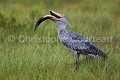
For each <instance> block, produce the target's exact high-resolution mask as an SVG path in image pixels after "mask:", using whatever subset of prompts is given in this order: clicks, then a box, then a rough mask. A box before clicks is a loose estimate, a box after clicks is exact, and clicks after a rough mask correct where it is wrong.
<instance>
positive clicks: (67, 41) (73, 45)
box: [35, 10, 107, 68]
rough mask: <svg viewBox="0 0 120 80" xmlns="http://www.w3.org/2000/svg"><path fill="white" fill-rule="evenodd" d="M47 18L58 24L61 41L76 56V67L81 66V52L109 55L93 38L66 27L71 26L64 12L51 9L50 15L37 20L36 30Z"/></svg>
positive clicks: (91, 54) (90, 54)
mask: <svg viewBox="0 0 120 80" xmlns="http://www.w3.org/2000/svg"><path fill="white" fill-rule="evenodd" d="M47 19H50V20H52V21H53V22H54V23H55V24H56V27H57V29H58V36H59V39H60V41H61V43H62V44H63V45H64V46H66V47H67V48H68V49H69V50H70V51H71V52H72V53H74V55H75V56H76V68H79V65H80V59H79V57H80V54H84V55H89V56H92V57H96V56H100V57H102V58H103V59H106V58H107V55H106V54H105V53H104V52H103V51H102V50H100V48H99V47H97V46H96V45H95V44H94V43H93V42H92V41H91V40H89V39H88V38H86V37H84V36H82V35H81V34H78V33H76V32H73V31H70V30H67V29H66V27H69V26H70V24H69V22H68V20H67V18H66V17H65V15H64V14H60V13H57V12H54V11H51V10H50V15H45V16H43V17H40V18H39V19H38V20H37V22H36V23H35V30H36V29H37V27H38V26H39V25H40V24H41V23H42V22H43V21H45V20H47Z"/></svg>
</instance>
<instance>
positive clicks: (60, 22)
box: [35, 10, 70, 30]
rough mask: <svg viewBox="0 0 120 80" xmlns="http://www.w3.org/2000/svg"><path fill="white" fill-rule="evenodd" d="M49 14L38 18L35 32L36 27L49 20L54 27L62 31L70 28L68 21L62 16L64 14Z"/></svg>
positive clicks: (52, 12)
mask: <svg viewBox="0 0 120 80" xmlns="http://www.w3.org/2000/svg"><path fill="white" fill-rule="evenodd" d="M50 14H51V15H45V16H43V17H40V18H39V19H38V20H37V22H36V23H35V30H36V29H37V27H38V26H39V25H40V24H41V23H42V22H43V21H45V20H47V19H50V20H52V21H53V22H55V24H56V26H57V27H58V28H59V29H64V28H66V27H67V26H70V24H69V22H68V20H67V19H66V17H65V16H64V14H60V13H57V12H54V11H51V10H50Z"/></svg>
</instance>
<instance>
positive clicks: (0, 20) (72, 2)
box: [0, 0, 120, 80]
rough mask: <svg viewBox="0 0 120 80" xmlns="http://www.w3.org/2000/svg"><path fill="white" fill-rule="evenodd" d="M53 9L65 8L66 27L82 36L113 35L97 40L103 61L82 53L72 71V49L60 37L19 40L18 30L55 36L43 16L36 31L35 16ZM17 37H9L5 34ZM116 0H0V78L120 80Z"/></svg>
mask: <svg viewBox="0 0 120 80" xmlns="http://www.w3.org/2000/svg"><path fill="white" fill-rule="evenodd" d="M49 10H53V11H56V12H59V13H62V14H64V15H65V16H66V17H67V19H68V21H69V23H70V24H71V25H72V26H73V27H71V28H68V29H70V30H73V31H75V32H78V33H80V34H82V35H84V36H86V37H90V36H94V37H109V38H111V37H112V42H95V43H96V44H97V45H98V46H99V47H100V48H101V49H102V50H103V51H104V52H105V53H106V54H107V55H108V57H109V58H108V59H107V60H106V61H103V60H101V59H100V58H97V59H89V58H88V57H86V56H81V59H82V61H81V66H80V69H79V70H78V71H75V70H74V69H75V65H74V62H75V59H74V55H73V54H72V53H71V52H70V51H69V50H68V49H67V48H66V47H63V45H62V44H61V43H60V42H59V39H57V40H58V42H54V43H51V42H44V43H43V42H39V43H36V42H35V41H34V40H33V41H31V42H28V41H25V42H22V43H21V42H20V41H19V36H20V35H24V36H27V37H33V36H35V35H37V36H39V37H50V38H52V37H57V28H56V26H55V24H54V23H53V22H52V21H50V20H47V21H45V22H44V23H42V24H41V25H40V26H39V28H38V29H37V31H35V32H34V31H33V30H34V24H35V22H36V20H37V19H38V18H39V17H41V16H44V15H46V14H49ZM11 35H12V36H14V37H15V41H13V42H11V41H9V36H11ZM119 44H120V0H59V1H58V0H0V51H1V52H0V80H64V79H67V80H80V79H81V80H87V79H90V80H120V62H119V61H120V45H119Z"/></svg>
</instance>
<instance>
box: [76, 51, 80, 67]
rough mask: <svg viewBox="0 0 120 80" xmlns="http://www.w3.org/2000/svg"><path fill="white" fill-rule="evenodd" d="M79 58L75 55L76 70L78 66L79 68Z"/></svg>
mask: <svg viewBox="0 0 120 80" xmlns="http://www.w3.org/2000/svg"><path fill="white" fill-rule="evenodd" d="M79 57H80V55H79V54H78V53H77V55H76V69H78V68H79V66H80V60H79Z"/></svg>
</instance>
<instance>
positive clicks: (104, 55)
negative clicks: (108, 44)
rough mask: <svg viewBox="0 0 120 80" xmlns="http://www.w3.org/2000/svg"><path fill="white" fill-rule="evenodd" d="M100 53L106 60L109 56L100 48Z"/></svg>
mask: <svg viewBox="0 0 120 80" xmlns="http://www.w3.org/2000/svg"><path fill="white" fill-rule="evenodd" d="M98 55H99V56H100V57H102V58H103V59H104V60H105V59H106V58H108V56H107V55H106V54H105V53H104V52H103V51H101V50H99V53H98Z"/></svg>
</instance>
